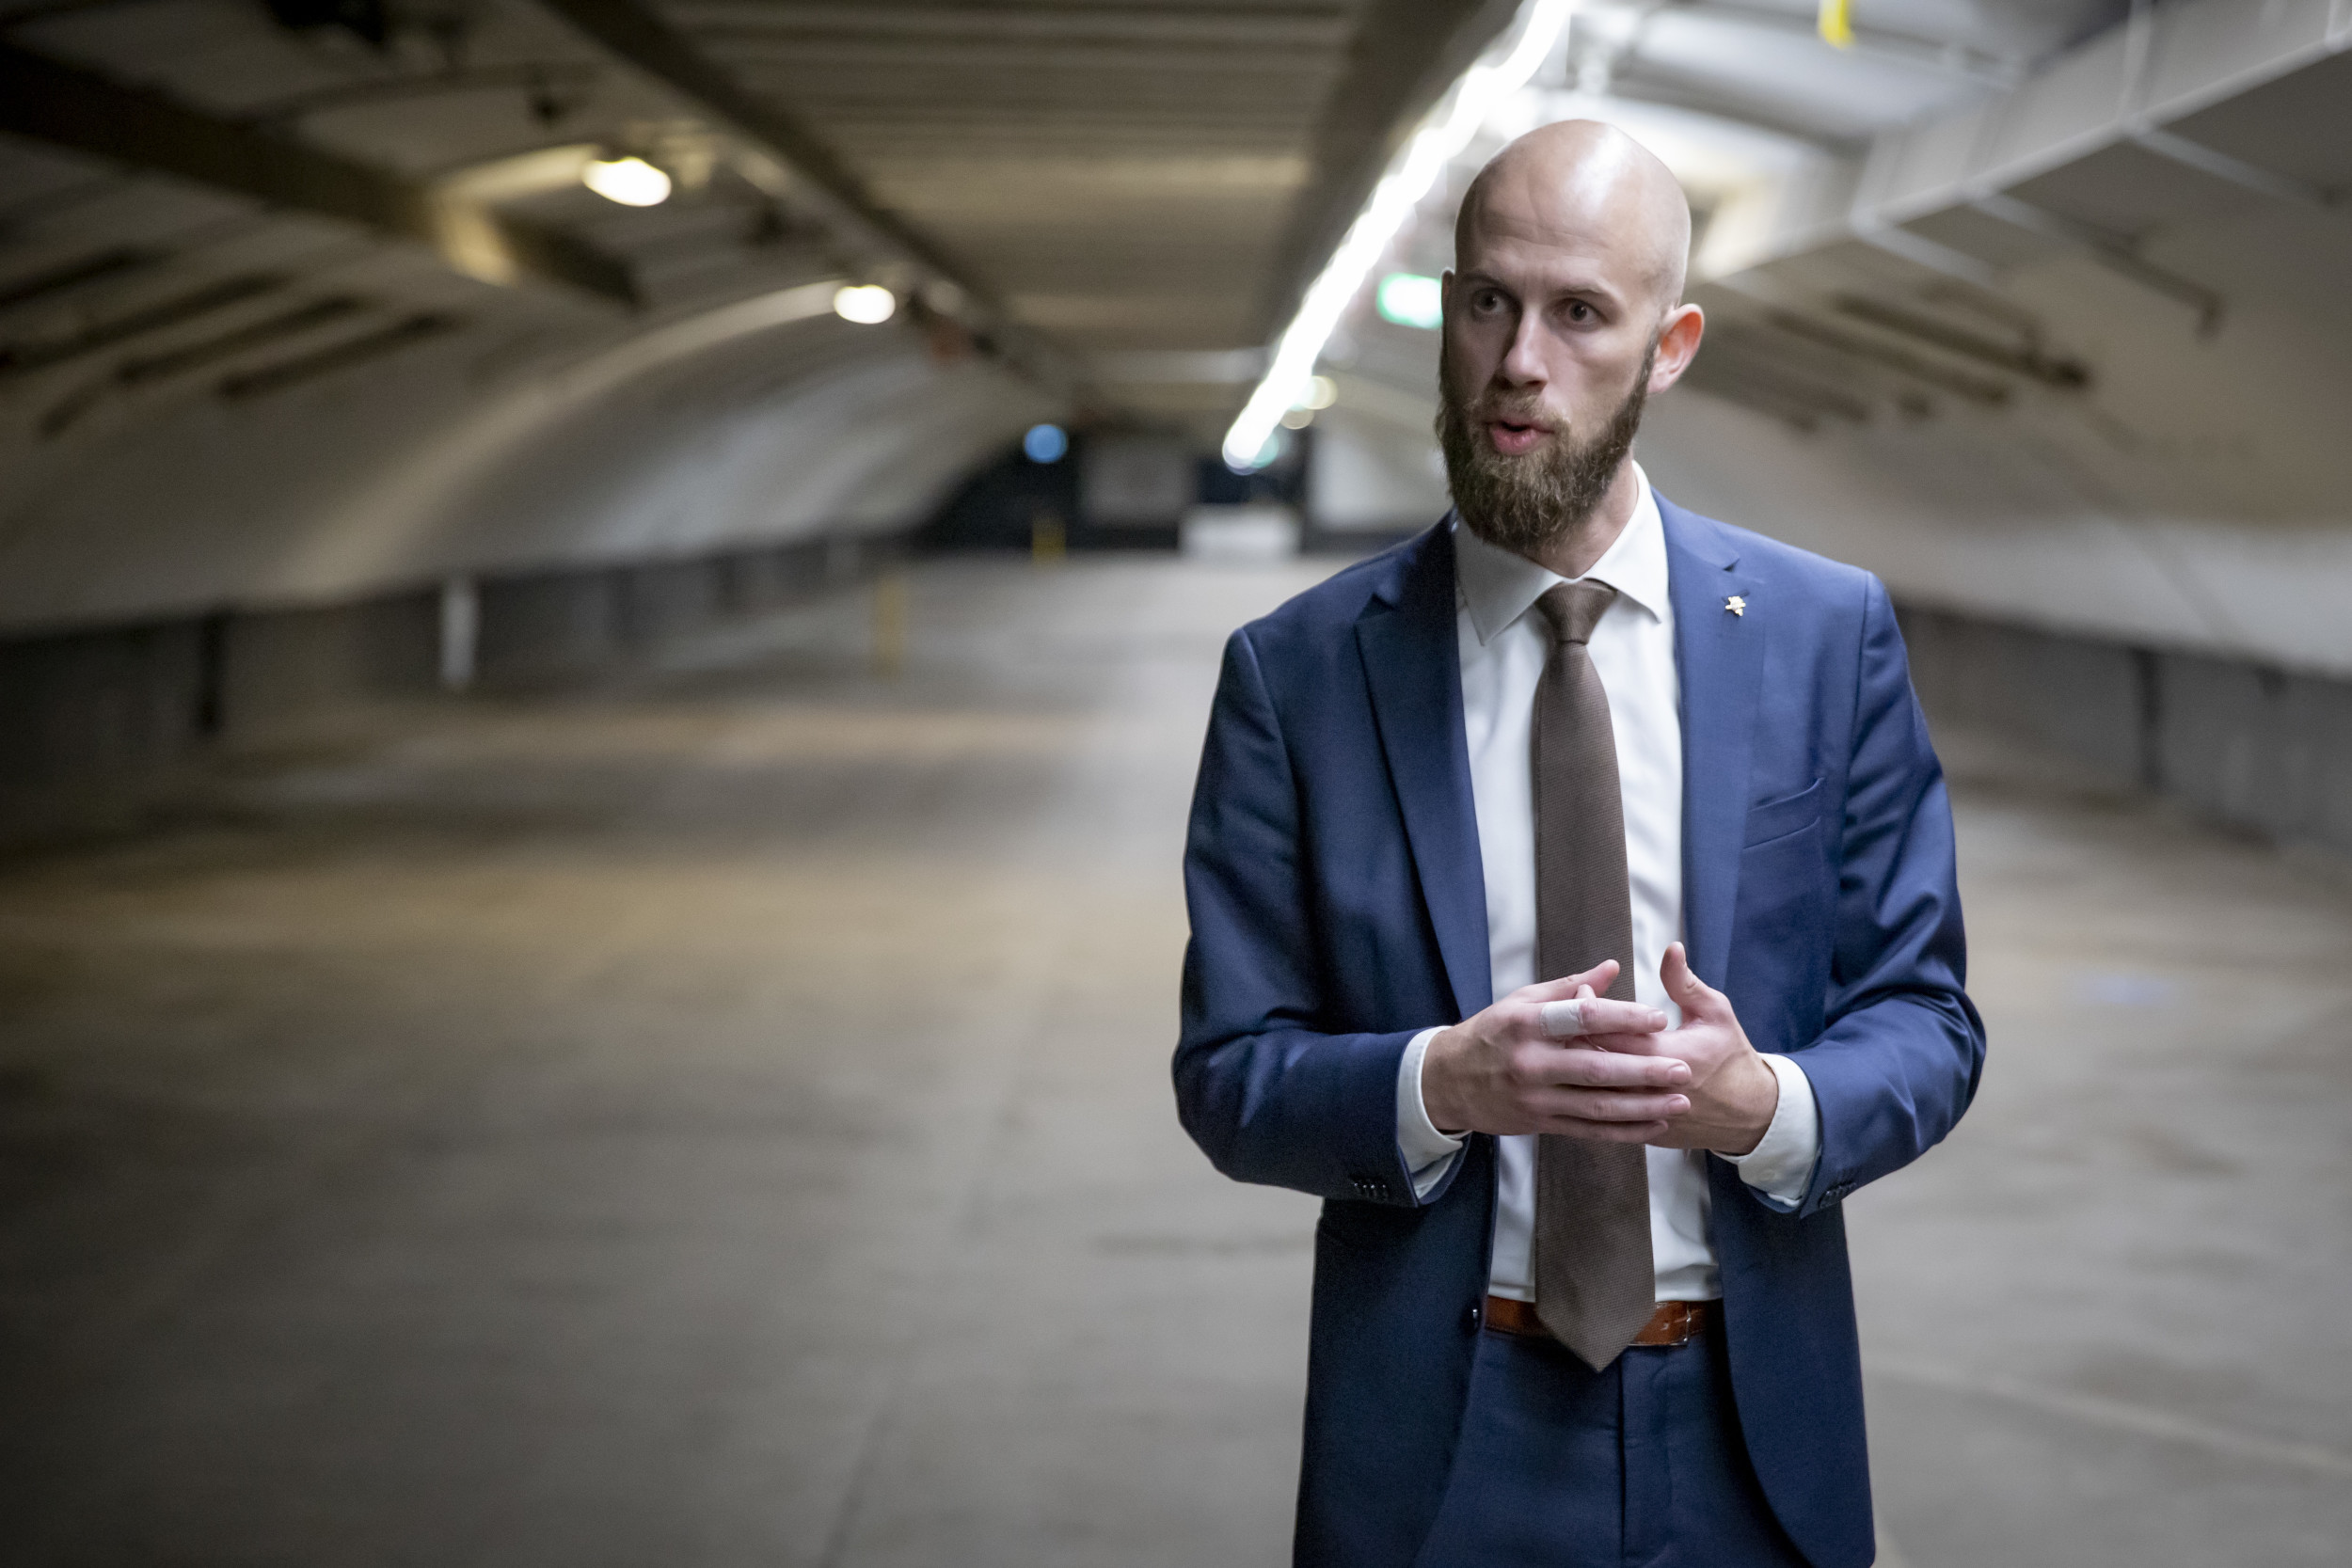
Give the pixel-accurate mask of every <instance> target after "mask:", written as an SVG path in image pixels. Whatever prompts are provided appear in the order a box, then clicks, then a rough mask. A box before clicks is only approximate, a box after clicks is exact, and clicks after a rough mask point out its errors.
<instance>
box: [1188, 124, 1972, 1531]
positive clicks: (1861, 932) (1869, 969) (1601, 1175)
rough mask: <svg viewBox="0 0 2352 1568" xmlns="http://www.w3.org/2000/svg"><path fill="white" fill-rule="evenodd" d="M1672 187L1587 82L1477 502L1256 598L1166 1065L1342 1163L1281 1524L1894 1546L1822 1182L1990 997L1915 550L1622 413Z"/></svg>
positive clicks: (1506, 288) (1467, 428)
mask: <svg viewBox="0 0 2352 1568" xmlns="http://www.w3.org/2000/svg"><path fill="white" fill-rule="evenodd" d="M1690 231H1691V230H1690V214H1689V209H1688V208H1687V206H1686V205H1685V203H1684V200H1683V197H1682V193H1681V191H1680V190H1679V188H1678V187H1677V185H1676V183H1675V181H1674V179H1673V177H1672V176H1671V175H1670V174H1669V173H1668V172H1667V170H1666V169H1665V167H1664V166H1662V165H1661V164H1660V163H1659V162H1658V160H1657V159H1655V158H1654V157H1652V156H1651V155H1650V154H1649V153H1648V152H1646V151H1645V150H1643V149H1642V148H1641V147H1639V146H1638V145H1636V144H1635V143H1634V142H1633V141H1631V140H1630V139H1629V138H1628V137H1626V136H1625V135H1622V134H1620V133H1618V132H1616V131H1613V130H1611V129H1609V128H1607V127H1605V126H1601V125H1597V124H1592V123H1587V122H1569V123H1566V124H1561V125H1553V126H1549V127H1546V128H1544V129H1543V130H1540V131H1536V132H1534V133H1532V134H1531V135H1527V136H1524V137H1522V138H1520V139H1519V140H1518V141H1517V142H1514V143H1513V144H1512V145H1511V146H1510V147H1508V148H1506V149H1504V150H1503V151H1502V153H1501V154H1499V155H1498V156H1497V157H1496V158H1495V159H1494V161H1493V162H1492V163H1490V164H1488V165H1487V166H1486V168H1485V169H1484V170H1483V171H1482V172H1481V173H1480V175H1479V177H1478V179H1477V180H1476V181H1475V182H1473V184H1472V186H1471V188H1470V192H1469V194H1468V196H1467V197H1466V198H1465V199H1464V201H1463V206H1462V212H1461V216H1460V221H1459V226H1458V229H1457V231H1456V235H1455V268H1454V271H1453V272H1451V273H1449V274H1448V275H1447V277H1446V278H1445V323H1444V341H1443V349H1442V357H1441V366H1440V372H1439V393H1440V404H1441V408H1440V413H1439V416H1438V438H1439V444H1440V445H1441V447H1442V448H1443V451H1444V453H1445V460H1446V468H1447V473H1448V475H1449V477H1450V479H1451V481H1452V488H1453V494H1454V512H1453V513H1452V514H1451V515H1449V516H1447V517H1446V518H1444V519H1443V520H1441V521H1440V522H1439V523H1438V525H1437V526H1436V527H1434V528H1432V529H1431V530H1430V531H1428V532H1426V533H1423V534H1422V535H1420V536H1419V537H1418V538H1415V539H1413V540H1411V541H1410V542H1408V543H1406V544H1405V545H1403V546H1399V547H1398V548H1396V549H1393V550H1391V551H1389V552H1388V553H1387V554H1385V555H1381V556H1378V557H1375V558H1374V559H1373V560H1371V561H1368V562H1363V563H1362V564H1360V565H1358V566H1355V567H1353V568H1351V569H1349V570H1347V571H1344V572H1342V573H1340V574H1339V575H1338V576H1336V577H1334V578H1331V579H1330V580H1328V581H1327V582H1325V583H1324V584H1322V585H1321V586H1320V587H1317V588H1314V589H1312V590H1311V591H1309V592H1308V593H1306V594H1301V595H1300V596H1299V597H1297V598H1295V599H1294V600H1292V601H1291V602H1290V603H1289V604H1287V605H1285V606H1283V607H1282V608H1281V609H1280V610H1277V611H1276V612H1275V613H1274V614H1272V615H1269V616H1267V617H1266V618H1265V619H1263V620H1262V621H1258V622H1254V623H1252V624H1251V625H1249V626H1245V627H1243V628H1242V629H1241V630H1240V631H1238V632H1236V633H1235V634H1234V635H1233V637H1232V641H1230V642H1229V643H1228V645H1227V648H1226V654H1225V666H1224V673H1223V675H1222V678H1221V679H1220V681H1219V684H1218V688H1217V693H1216V706H1215V709H1214V712H1213V716H1212V718H1211V721H1210V726H1209V735H1208V741H1207V745H1206V748H1205V750H1204V752H1203V754H1202V757H1201V763H1200V782H1199V785H1198V789H1197V791H1196V794H1195V797H1194V801H1193V812H1192V823H1191V832H1190V836H1189V839H1188V843H1187V847H1186V852H1185V864H1184V869H1185V887H1186V894H1187V897H1188V901H1189V906H1190V910H1191V916H1192V942H1191V945H1190V947H1189V948H1188V950H1187V952H1186V955H1185V967H1184V1033H1183V1038H1182V1042H1181V1043H1180V1045H1179V1046H1178V1049H1177V1053H1176V1085H1177V1094H1178V1100H1179V1103H1180V1106H1181V1109H1182V1112H1183V1115H1184V1125H1185V1127H1186V1128H1187V1130H1188V1131H1189V1132H1191V1133H1192V1135H1193V1137H1194V1138H1195V1139H1196V1140H1197V1141H1198V1142H1199V1143H1200V1146H1201V1148H1203V1149H1205V1150H1206V1151H1207V1152H1208V1154H1209V1156H1210V1158H1211V1159H1212V1160H1214V1161H1215V1162H1216V1165H1217V1167H1218V1168H1219V1169H1220V1170H1223V1171H1225V1172H1226V1173H1227V1174H1228V1175H1231V1176H1232V1177H1235V1178H1237V1179H1239V1180H1246V1181H1263V1182H1270V1183H1274V1184H1277V1185H1280V1186H1286V1187H1294V1188H1297V1189H1299V1190H1300V1191H1303V1192H1309V1193H1313V1194H1315V1195H1316V1196H1320V1197H1322V1198H1323V1199H1324V1200H1325V1203H1324V1209H1323V1216H1322V1220H1321V1223H1320V1224H1319V1225H1318V1226H1317V1227H1316V1232H1315V1283H1314V1318H1313V1326H1312V1336H1311V1354H1310V1359H1309V1387H1308V1396H1307V1426H1306V1452H1305V1460H1304V1466H1303V1471H1302V1475H1301V1479H1300V1485H1299V1501H1298V1525H1297V1536H1296V1544H1295V1560H1296V1561H1297V1562H1299V1563H1301V1564H1313V1565H1325V1564H1328V1565H1331V1568H1408V1565H1410V1568H1472V1565H1477V1568H1505V1565H1513V1564H1522V1563H1524V1564H1535V1563H1543V1564H1575V1565H1585V1564H1600V1563H1609V1564H1628V1565H1629V1564H1634V1563H1642V1564H1660V1563H1681V1564H1690V1565H1704V1568H1746V1565H1751V1564H1772V1565H1788V1564H1800V1563H1805V1564H1811V1565H1812V1568H1863V1565H1865V1564H1867V1563H1868V1562H1870V1561H1871V1560H1872V1559H1873V1557H1874V1556H1875V1551H1874V1546H1873V1539H1874V1537H1873V1531H1872V1528H1871V1519H1870V1501H1869V1476H1868V1465H1867V1451H1866V1448H1865V1444H1864V1440H1863V1423H1862V1380H1861V1369H1860V1363H1859V1358H1858V1354H1857V1351H1856V1342H1855V1330H1854V1314H1853V1302H1852V1297H1851V1290H1850V1286H1849V1281H1848V1272H1847V1263H1846V1246H1845V1231H1844V1225H1843V1221H1842V1217H1841V1212H1840V1210H1839V1207H1838V1205H1839V1202H1840V1200H1842V1199H1843V1198H1844V1197H1845V1196H1847V1195H1849V1194H1851V1192H1853V1191H1854V1190H1855V1189H1856V1188H1857V1187H1859V1186H1861V1185H1862V1184H1863V1183H1864V1182H1867V1181H1869V1180H1874V1179H1876V1178H1878V1177H1880V1176H1883V1175H1884V1174H1885V1173H1887V1172H1888V1171H1891V1170H1894V1169H1897V1168H1898V1167H1899V1166H1901V1165H1903V1164H1907V1163H1909V1162H1910V1161H1911V1160H1913V1159H1915V1158H1916V1157H1917V1156H1918V1155H1919V1154H1920V1153H1921V1152H1922V1151H1924V1150H1925V1149H1926V1148H1929V1147H1930V1146H1931V1145H1932V1144H1934V1143H1935V1142H1936V1141H1937V1140H1939V1139H1941V1138H1942V1137H1943V1136H1944V1134H1945V1133H1946V1132H1949V1131H1950V1130H1951V1128H1952V1126H1953V1124H1954V1123H1955V1122H1957V1121H1958V1120H1959V1118H1960V1116H1961V1114H1962V1112H1963V1110H1965V1109H1966V1107H1967V1105H1968V1102H1969V1100H1970V1098H1971V1097H1972V1096H1973V1094H1974V1093H1975V1090H1976V1084H1977V1077H1978V1074H1979V1070H1980V1069H1981V1067H1982V1063H1983V1058H1984V1032H1983V1026H1982V1024H1981V1022H1979V1018H1978V1016H1977V1012H1976V1009H1975V1008H1974V1007H1973V1006H1971V1005H1970V1003H1969V1001H1968V998H1967V996H1966V994H1965V992H1964V991H1963V975H1964V967H1965V958H1964V951H1963V936H1962V930H1961V918H1960V900H1959V895H1958V892H1957V890H1956V888H1955V886H1954V879H1953V863H1952V836H1951V821H1950V814H1949V810H1948V808H1947V803H1946V800H1945V792H1944V785H1943V779H1942V773H1941V771H1940V769H1939V768H1938V767H1937V764H1936V760H1935V755H1934V753H1933V752H1932V751H1931V749H1930V747H1929V744H1928V736H1927V729H1926V726H1925V724H1924V723H1923V721H1921V718H1920V715H1919V710H1918V706H1917V704H1916V702H1915V700H1914V698H1913V695H1912V691H1911V685H1910V678H1909V674H1908V673H1907V670H1906V667H1905V664H1904V658H1903V648H1902V641H1901V638H1900V637H1899V634H1898V632H1897V630H1896V626H1895V617H1894V613H1893V611H1892V610H1891V609H1890V608H1889V606H1888V604H1887V599H1886V594H1885V591H1884V590H1883V588H1882V587H1881V586H1880V585H1879V583H1878V582H1877V581H1876V580H1875V579H1874V578H1871V577H1869V576H1868V575H1867V574H1865V573H1863V572H1859V571H1856V570H1854V569H1852V568H1851V567H1847V566H1841V565H1838V564H1836V563H1834V562H1828V561H1824V560H1821V559H1820V558H1819V557H1816V556H1811V555H1807V554H1805V553H1804V552H1803V551H1800V550H1795V549H1791V548H1789V547H1788V546H1785V545H1780V544H1776V543H1774V542H1772V541H1771V540H1769V539H1765V538H1762V537H1760V536H1758V535H1756V534H1753V533H1749V532H1745V531H1741V530H1739V529H1736V528H1732V527H1729V526H1726V525H1725V524H1723V523H1719V522H1714V521H1711V520H1709V519H1708V518H1704V517H1700V516H1697V515H1692V513H1689V512H1685V511H1683V510H1682V509H1681V508H1679V507H1677V506H1676V505H1674V503H1672V502H1671V501H1669V500H1667V499H1665V498H1663V497H1661V496H1659V495H1657V494H1656V493H1655V492H1653V491H1652V490H1651V489H1650V486H1649V483H1648V480H1647V479H1646V478H1645V475H1644V474H1643V472H1642V470H1641V468H1640V467H1639V466H1637V465H1636V464H1635V463H1634V462H1633V461H1632V460H1631V457H1630V453H1631V450H1632V446H1633V440H1634V436H1635V434H1636V432H1637V431H1638V430H1639V429H1640V426H1641V420H1642V410H1643V406H1644V403H1645V400H1646V399H1647V398H1648V397H1649V396H1651V395H1652V394H1655V393H1658V392H1661V391H1664V390H1665V389H1666V388H1669V387H1671V386H1673V385H1674V383H1675V382H1676V380H1677V378H1679V377H1680V376H1681V374H1682V372H1683V371H1684V370H1685V369H1686V368H1687V367H1688V366H1689V365H1690V363H1691V360H1692V356H1693V355H1694V354H1696V353H1697V352H1698V348H1699V340H1700V337H1701V334H1702V331H1703V327H1704V323H1703V321H1702V319H1701V315H1700V312H1699V309H1698V308H1697V307H1695V306H1693V305H1690V304H1688V303H1685V302H1684V301H1683V299H1682V287H1683V265H1684V260H1685V257H1686V255H1687V252H1688V250H1689V245H1690Z"/></svg>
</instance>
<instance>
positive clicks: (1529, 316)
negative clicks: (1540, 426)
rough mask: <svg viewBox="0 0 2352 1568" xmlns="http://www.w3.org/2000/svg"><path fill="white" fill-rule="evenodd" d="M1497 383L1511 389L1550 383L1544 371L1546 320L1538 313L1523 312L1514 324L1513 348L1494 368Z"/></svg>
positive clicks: (1510, 348) (1511, 345)
mask: <svg viewBox="0 0 2352 1568" xmlns="http://www.w3.org/2000/svg"><path fill="white" fill-rule="evenodd" d="M1495 379H1496V380H1498V381H1501V382H1502V383H1504V384H1505V385H1507V386H1512V387H1532V386H1541V385H1542V384H1543V383H1544V382H1545V381H1547V380H1549V379H1550V378H1549V375H1548V374H1547V373H1546V372H1545V370H1544V356H1543V320H1542V318H1541V317H1540V316H1538V315H1536V314H1535V312H1534V311H1532V310H1530V311H1522V312H1520V315H1519V319H1518V321H1517V322H1516V323H1514V324H1513V325H1512V328H1511V344H1510V346H1509V347H1508V348H1506V349H1505V350H1504V351H1503V354H1502V363H1501V364H1499V365H1497V366H1496V367H1495Z"/></svg>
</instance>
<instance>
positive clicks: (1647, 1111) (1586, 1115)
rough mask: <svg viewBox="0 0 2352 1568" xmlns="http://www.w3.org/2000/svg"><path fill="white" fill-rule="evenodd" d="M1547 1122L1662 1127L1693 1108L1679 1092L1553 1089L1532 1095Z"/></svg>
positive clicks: (1532, 1106)
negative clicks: (1648, 1092)
mask: <svg viewBox="0 0 2352 1568" xmlns="http://www.w3.org/2000/svg"><path fill="white" fill-rule="evenodd" d="M1527 1108H1528V1109H1529V1110H1530V1111H1533V1112H1534V1114H1535V1115H1536V1117H1538V1118H1540V1119H1541V1120H1543V1121H1545V1122H1547V1123H1557V1122H1564V1121H1571V1122H1590V1123H1593V1124H1594V1125H1596V1126H1600V1127H1628V1126H1631V1127H1647V1126H1649V1125H1651V1124H1653V1123H1656V1124H1659V1125H1661V1126H1662V1125H1664V1124H1665V1123H1667V1122H1670V1121H1672V1120H1674V1119H1675V1118H1676V1117H1679V1116H1682V1115H1684V1114H1685V1113H1686V1112H1688V1111H1689V1110H1690V1109H1691V1101H1690V1100H1689V1099H1688V1098H1687V1097H1685V1096H1683V1095H1678V1094H1636V1093H1631V1092H1629V1091H1627V1090H1624V1089H1553V1090H1550V1091H1549V1092H1546V1093H1543V1094H1537V1095H1531V1096H1529V1097H1528V1107H1527Z"/></svg>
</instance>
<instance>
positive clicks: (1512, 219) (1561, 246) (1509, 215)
mask: <svg viewBox="0 0 2352 1568" xmlns="http://www.w3.org/2000/svg"><path fill="white" fill-rule="evenodd" d="M1648 248H1650V247H1649V246H1648V245H1647V244H1646V243H1645V239H1644V237H1643V236H1642V235H1641V234H1640V233H1639V232H1638V231H1637V230H1636V227H1635V226H1634V225H1631V224H1627V223H1580V222H1565V221H1562V220H1561V215H1560V214H1548V213H1542V212H1534V213H1531V212H1528V211H1525V210H1523V209H1511V208H1500V209H1486V210H1484V211H1482V212H1481V213H1480V214H1478V215H1477V216H1476V217H1474V218H1473V219H1472V220H1471V221H1470V223H1468V224H1466V225H1464V226H1463V233H1462V244H1461V245H1460V246H1459V254H1457V255H1456V256H1455V257H1454V266H1455V268H1456V269H1457V270H1459V271H1462V272H1472V271H1487V270H1495V271H1500V270H1508V271H1511V272H1514V273H1534V274H1540V275H1542V276H1544V277H1548V278H1549V277H1554V276H1555V275H1557V276H1560V277H1566V276H1567V275H1577V276H1580V277H1590V278H1591V279H1592V280H1593V281H1595V282H1604V281H1608V282H1614V283H1615V284H1616V285H1617V286H1619V287H1630V286H1631V285H1632V283H1633V282H1634V281H1635V280H1636V279H1635V278H1634V277H1626V276H1624V275H1625V274H1626V270H1627V269H1628V268H1632V269H1634V271H1635V272H1636V273H1638V272H1639V271H1640V270H1641V267H1642V263H1643V261H1644V259H1645V252H1646V251H1647V249H1648Z"/></svg>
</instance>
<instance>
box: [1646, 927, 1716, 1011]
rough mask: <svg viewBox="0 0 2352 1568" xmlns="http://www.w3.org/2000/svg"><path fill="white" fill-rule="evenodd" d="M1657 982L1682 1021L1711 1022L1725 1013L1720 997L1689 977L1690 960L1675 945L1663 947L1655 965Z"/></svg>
mask: <svg viewBox="0 0 2352 1568" xmlns="http://www.w3.org/2000/svg"><path fill="white" fill-rule="evenodd" d="M1658 978H1659V979H1660V980H1661V982H1663V983H1664V985H1665V988H1666V994H1667V995H1668V996H1671V997H1673V998H1674V1001H1675V1006H1677V1007H1680V1008H1681V1009H1682V1014H1683V1016H1684V1017H1685V1018H1708V1019H1711V1018H1713V1017H1715V1016H1716V1015H1717V1014H1718V1013H1720V1012H1724V1011H1728V1010H1729V1006H1728V1004H1727V1003H1725V1001H1724V997H1723V993H1722V992H1720V991H1718V990H1715V989H1714V988H1713V987H1711V986H1709V985H1708V983H1707V982H1706V981H1704V980H1702V979H1700V978H1699V977H1698V975H1697V974H1694V973H1692V969H1691V956H1690V954H1689V953H1687V952H1686V951H1684V949H1683V946H1682V943H1680V942H1669V943H1667V945H1666V956H1665V958H1663V959H1661V961H1660V963H1659V965H1658Z"/></svg>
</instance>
